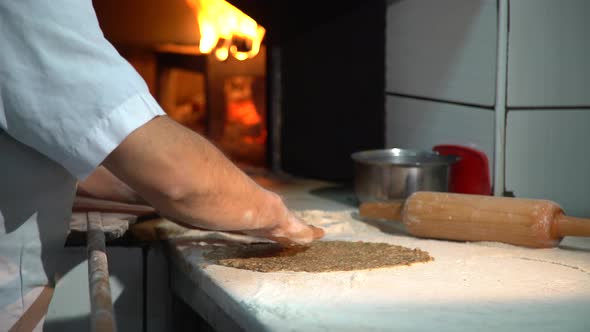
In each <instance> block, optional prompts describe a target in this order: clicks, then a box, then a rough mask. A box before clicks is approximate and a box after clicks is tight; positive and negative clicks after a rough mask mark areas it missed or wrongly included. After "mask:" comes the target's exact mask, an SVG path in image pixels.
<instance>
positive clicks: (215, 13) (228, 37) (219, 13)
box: [186, 0, 266, 61]
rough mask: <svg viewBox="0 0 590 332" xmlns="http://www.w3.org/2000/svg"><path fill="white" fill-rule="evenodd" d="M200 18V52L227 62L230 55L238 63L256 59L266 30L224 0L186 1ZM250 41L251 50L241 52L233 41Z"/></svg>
mask: <svg viewBox="0 0 590 332" xmlns="http://www.w3.org/2000/svg"><path fill="white" fill-rule="evenodd" d="M186 2H187V3H188V4H189V5H190V6H191V8H192V9H193V12H194V14H195V16H196V18H197V24H198V26H199V32H200V35H201V39H200V41H199V51H200V52H201V53H206V54H209V53H211V52H214V54H215V57H216V58H217V59H218V60H220V61H225V60H227V58H228V57H229V55H230V54H231V55H232V56H233V57H234V58H236V59H238V60H246V59H249V58H253V57H255V56H256V55H257V54H258V52H259V51H260V44H261V42H262V38H264V34H265V32H266V30H265V29H264V28H263V27H262V26H260V25H258V23H256V21H254V20H253V19H252V18H250V17H249V16H248V15H246V14H244V13H242V12H241V11H240V10H239V9H237V8H236V7H234V6H232V5H231V4H229V3H228V2H226V1H224V0H186ZM236 39H241V40H245V41H247V42H248V43H249V44H250V43H251V45H248V46H249V47H248V48H249V49H248V50H244V49H240V48H239V47H238V46H237V45H236V44H235V43H234V41H235V40H236Z"/></svg>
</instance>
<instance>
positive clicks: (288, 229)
mask: <svg viewBox="0 0 590 332" xmlns="http://www.w3.org/2000/svg"><path fill="white" fill-rule="evenodd" d="M322 236H324V231H323V230H322V229H321V228H318V227H314V226H311V225H307V224H306V223H305V222H303V221H302V220H300V219H299V218H297V217H296V216H295V215H294V214H293V213H291V212H289V213H288V215H287V218H285V220H283V221H281V222H279V224H278V225H277V227H275V228H273V229H271V230H270V232H269V237H270V238H272V239H274V240H275V241H277V242H279V243H282V244H284V243H285V242H287V241H285V239H287V240H288V241H290V242H292V243H295V244H308V243H310V242H312V241H314V240H317V239H319V238H321V237H322Z"/></svg>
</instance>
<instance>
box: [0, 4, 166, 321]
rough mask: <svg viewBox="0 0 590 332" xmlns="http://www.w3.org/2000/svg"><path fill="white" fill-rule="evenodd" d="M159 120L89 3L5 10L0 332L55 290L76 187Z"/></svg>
mask: <svg viewBox="0 0 590 332" xmlns="http://www.w3.org/2000/svg"><path fill="white" fill-rule="evenodd" d="M162 114H164V113H163V111H162V110H161V108H160V107H159V106H158V104H157V103H156V102H155V101H154V99H153V98H152V97H151V95H150V94H149V92H148V88H147V86H146V84H145V82H144V81H143V80H142V79H141V77H140V76H139V75H138V74H137V73H136V72H135V70H134V69H133V68H132V67H131V66H130V65H129V64H128V63H127V62H126V61H125V60H124V59H123V58H122V57H121V56H120V55H119V54H118V53H117V52H116V50H115V49H114V48H113V47H112V46H111V44H109V42H108V41H107V40H105V38H104V37H103V34H102V32H101V30H100V28H99V25H98V22H97V19H96V15H95V13H94V9H93V7H92V3H91V1H90V0H53V1H39V0H37V1H35V0H7V1H0V331H6V330H8V329H9V328H11V327H13V326H14V324H15V323H17V321H18V320H19V317H21V315H22V314H23V313H24V312H25V311H26V310H27V309H28V308H29V306H30V305H31V304H32V303H33V302H34V301H35V300H36V299H37V297H38V295H39V294H40V292H41V291H42V290H43V289H44V287H46V286H47V285H51V283H52V279H53V278H54V275H55V273H56V272H57V269H58V267H57V262H58V261H59V254H60V251H62V250H64V249H63V245H64V241H65V236H66V233H67V226H68V223H69V220H70V217H71V216H70V214H71V207H72V201H73V197H74V194H75V184H76V179H83V178H85V177H86V176H88V175H89V174H90V173H91V172H92V171H93V170H94V169H95V168H96V167H97V166H98V165H99V164H100V163H101V162H102V161H103V160H104V159H105V158H106V156H107V155H108V154H109V153H110V152H111V151H112V150H113V149H114V148H115V147H117V145H119V144H120V143H121V141H122V140H123V139H124V138H125V137H126V136H127V135H129V134H130V133H131V132H132V131H134V130H135V129H137V128H138V127H140V126H142V125H143V124H145V123H146V122H147V121H149V120H150V119H152V118H153V117H155V116H158V115H162ZM19 323H20V322H19ZM41 326H42V324H41V323H39V324H38V325H37V329H40V328H41Z"/></svg>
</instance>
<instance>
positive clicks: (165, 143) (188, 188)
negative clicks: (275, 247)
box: [103, 116, 323, 244]
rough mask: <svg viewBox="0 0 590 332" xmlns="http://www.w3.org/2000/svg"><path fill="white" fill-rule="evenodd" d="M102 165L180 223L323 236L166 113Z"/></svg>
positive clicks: (281, 236) (295, 238) (294, 238)
mask: <svg viewBox="0 0 590 332" xmlns="http://www.w3.org/2000/svg"><path fill="white" fill-rule="evenodd" d="M103 165H104V166H105V167H106V168H107V169H108V170H110V171H111V172H112V173H113V174H114V175H115V176H116V177H117V178H119V179H121V181H123V182H125V183H126V184H127V185H129V187H130V188H133V189H134V190H135V191H136V192H137V193H138V194H139V195H140V196H141V197H143V198H144V199H145V200H146V201H147V202H148V203H149V204H150V205H152V206H153V207H154V208H155V209H156V210H158V212H159V213H160V214H161V215H162V216H165V217H167V218H168V219H170V220H173V221H176V222H179V223H182V224H188V225H191V226H193V227H199V228H204V229H210V230H219V231H235V232H242V233H247V234H251V235H257V236H263V237H266V238H269V239H273V240H276V241H279V242H281V243H283V244H306V243H309V242H311V241H313V240H314V239H317V238H320V237H322V236H323V231H322V230H320V229H318V228H315V227H311V226H308V225H306V224H305V223H304V222H302V221H301V220H299V219H298V218H297V217H295V216H294V215H293V214H292V213H291V212H290V211H289V209H287V207H286V206H285V204H284V203H283V201H282V199H281V198H280V197H279V196H278V195H277V194H275V193H273V192H270V191H268V190H266V189H263V188H262V187H260V186H259V185H258V184H257V183H255V182H254V181H253V180H252V179H251V178H249V177H248V176H247V175H246V174H244V172H242V171H241V170H240V169H239V168H238V167H236V165H234V164H233V163H232V162H231V161H230V160H229V159H227V158H226V157H225V156H224V155H223V153H221V151H219V150H218V149H217V148H215V146H213V145H212V144H211V143H210V142H209V141H207V140H206V139H205V138H203V137H201V136H200V135H198V134H196V133H195V132H193V131H191V130H189V129H187V128H186V127H183V126H182V125H180V124H178V123H176V122H174V121H173V120H171V119H169V118H167V117H163V116H162V117H158V118H154V119H153V120H151V121H149V122H148V123H146V124H144V125H143V126H141V127H140V128H138V129H137V130H135V131H134V132H133V133H131V134H130V135H129V136H128V137H127V138H125V140H123V142H122V143H121V144H120V145H119V146H118V147H117V148H116V149H115V150H114V151H113V152H112V153H111V154H110V155H109V156H108V157H107V158H106V159H105V160H104V162H103ZM138 165H141V167H138Z"/></svg>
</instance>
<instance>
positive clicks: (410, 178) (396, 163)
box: [351, 149, 459, 202]
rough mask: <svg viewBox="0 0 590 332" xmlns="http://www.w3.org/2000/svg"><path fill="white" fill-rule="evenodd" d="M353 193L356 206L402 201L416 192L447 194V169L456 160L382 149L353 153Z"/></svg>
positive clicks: (430, 153)
mask: <svg viewBox="0 0 590 332" xmlns="http://www.w3.org/2000/svg"><path fill="white" fill-rule="evenodd" d="M351 157H352V159H353V160H354V189H355V192H356V196H357V198H358V200H359V201H360V202H372V201H386V200H403V199H406V198H407V197H409V196H410V195H411V194H412V193H414V192H416V191H442V192H446V191H448V190H449V176H450V166H451V164H453V163H454V162H456V161H458V160H459V157H457V156H442V155H439V154H437V153H435V152H430V151H420V150H408V149H386V150H369V151H361V152H356V153H353V154H352V155H351Z"/></svg>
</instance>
